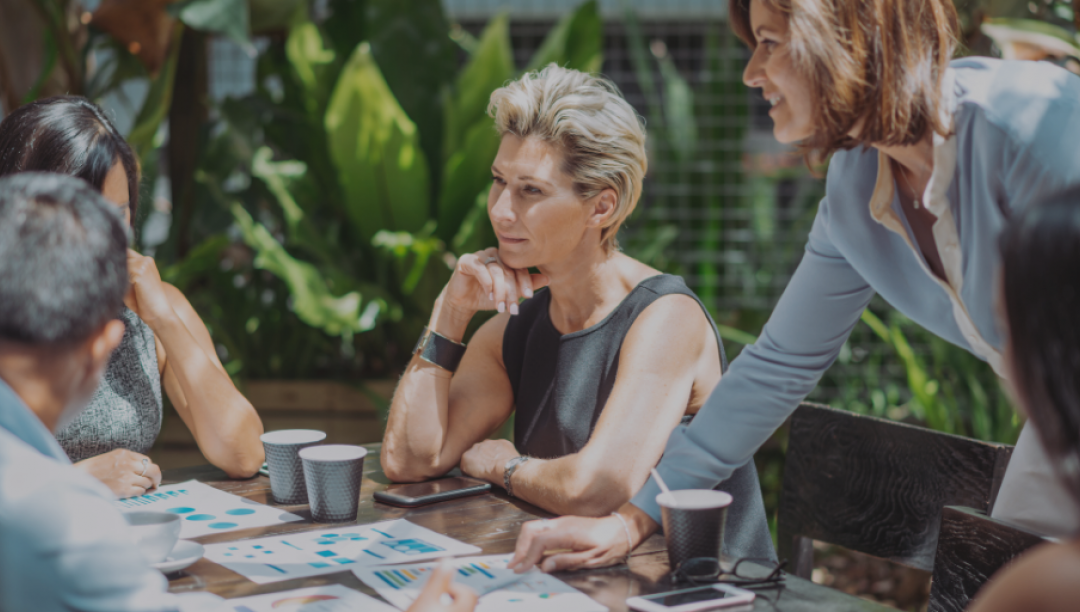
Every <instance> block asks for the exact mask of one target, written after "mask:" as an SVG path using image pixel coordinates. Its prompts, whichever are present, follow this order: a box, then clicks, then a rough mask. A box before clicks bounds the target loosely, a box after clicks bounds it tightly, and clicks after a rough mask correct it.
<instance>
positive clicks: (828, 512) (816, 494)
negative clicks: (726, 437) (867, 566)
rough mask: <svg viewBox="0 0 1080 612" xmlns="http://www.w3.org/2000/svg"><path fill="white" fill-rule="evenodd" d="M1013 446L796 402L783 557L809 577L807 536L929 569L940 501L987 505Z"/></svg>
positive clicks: (783, 502)
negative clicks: (797, 406) (797, 405)
mask: <svg viewBox="0 0 1080 612" xmlns="http://www.w3.org/2000/svg"><path fill="white" fill-rule="evenodd" d="M1011 455H1012V447H1011V446H1008V445H1005V444H994V443H987V442H980V441H978V440H972V439H970V438H965V437H962V436H954V435H949V434H943V433H939V432H936V431H932V430H929V429H925V428H923V427H916V426H913V425H905V424H903V423H896V422H893V421H887V420H885V419H878V418H874V417H868V416H862V415H858V414H854V413H851V412H847V411H843V410H836V409H833V408H829V407H828V406H820V405H816V404H805V403H804V404H802V405H800V406H799V408H798V409H796V411H795V413H794V414H793V415H792V417H791V433H790V437H789V441H788V451H787V461H786V465H785V468H784V483H783V490H782V493H781V497H780V510H779V516H778V518H777V532H778V533H777V535H778V540H779V546H778V548H779V550H778V552H779V553H780V557H781V558H787V559H789V560H790V563H791V564H792V565H791V567H792V572H793V573H795V574H796V575H798V576H801V577H803V578H809V577H810V571H811V570H812V568H813V562H814V559H813V547H812V540H819V541H823V542H829V543H831V544H837V545H840V546H843V547H845V548H848V549H850V550H854V551H858V552H861V553H866V554H869V555H873V556H875V557H881V558H884V559H888V560H890V561H893V562H896V563H901V564H903V565H906V566H909V567H914V568H918V569H922V570H926V571H930V570H932V569H933V566H934V550H935V548H936V546H937V539H938V527H939V526H940V524H941V510H942V508H944V507H945V506H947V505H962V506H968V507H971V508H975V509H978V510H982V511H984V512H988V511H989V510H990V508H992V507H993V503H994V499H995V497H996V496H997V491H998V489H999V488H1000V485H1001V477H1002V476H1003V475H1004V473H1005V467H1006V466H1007V465H1008V461H1009V457H1010V456H1011Z"/></svg>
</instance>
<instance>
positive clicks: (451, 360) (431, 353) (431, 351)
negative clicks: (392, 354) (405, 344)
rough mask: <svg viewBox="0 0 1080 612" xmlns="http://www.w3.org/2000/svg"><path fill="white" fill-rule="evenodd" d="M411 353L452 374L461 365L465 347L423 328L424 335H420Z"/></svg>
mask: <svg viewBox="0 0 1080 612" xmlns="http://www.w3.org/2000/svg"><path fill="white" fill-rule="evenodd" d="M413 353H416V354H417V355H418V356H419V357H420V359H423V360H424V361H426V362H428V363H433V364H435V365H437V366H439V367H440V368H442V369H444V370H448V371H450V372H453V371H455V370H457V367H458V364H459V363H461V357H462V355H464V354H465V345H464V344H462V343H460V342H454V341H453V340H451V339H450V338H447V337H446V336H444V335H442V334H440V333H439V332H437V331H433V330H430V329H428V328H427V327H425V328H424V333H422V334H420V339H419V340H417V341H416V348H414V349H413Z"/></svg>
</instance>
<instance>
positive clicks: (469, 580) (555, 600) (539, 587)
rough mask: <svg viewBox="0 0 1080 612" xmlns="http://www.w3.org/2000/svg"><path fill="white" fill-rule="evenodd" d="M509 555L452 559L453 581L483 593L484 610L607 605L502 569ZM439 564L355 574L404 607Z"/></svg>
mask: <svg viewBox="0 0 1080 612" xmlns="http://www.w3.org/2000/svg"><path fill="white" fill-rule="evenodd" d="M509 560H510V555H492V556H485V557H466V558H462V559H454V560H453V561H451V563H452V564H453V568H454V572H455V573H456V575H455V576H454V581H455V582H458V583H461V584H464V585H465V586H468V587H469V588H471V589H472V590H474V591H476V593H477V594H479V595H481V597H480V603H479V606H478V607H477V610H478V611H482V612H497V611H502V610H514V611H517V612H532V611H536V612H542V611H545V610H558V612H604V611H606V610H607V608H606V607H604V606H602V605H600V604H598V603H597V602H595V601H593V600H592V599H590V598H589V597H588V596H587V595H585V594H584V593H582V592H580V591H578V590H577V589H575V588H573V587H571V586H569V585H568V584H566V583H565V582H563V581H561V580H559V579H558V578H554V577H552V576H548V575H547V574H543V573H540V572H539V571H533V572H528V573H525V574H515V573H514V571H513V570H509V569H507V568H506V564H507V563H508V562H509ZM436 567H438V564H437V563H412V564H408V565H394V566H385V565H383V566H376V567H365V568H354V569H353V573H354V574H356V576H357V577H358V578H360V580H362V581H363V582H364V583H365V584H367V585H368V586H370V587H371V588H373V589H375V591H376V592H377V593H378V594H379V595H381V596H382V597H383V598H384V599H386V600H387V601H389V602H390V603H392V604H394V605H395V606H397V607H399V608H401V609H405V608H407V607H409V605H410V604H412V602H413V601H415V600H416V597H417V596H418V595H419V593H420V590H421V589H422V588H423V586H424V584H426V583H427V580H428V578H429V577H430V576H431V573H432V572H433V571H434V570H435V568H436Z"/></svg>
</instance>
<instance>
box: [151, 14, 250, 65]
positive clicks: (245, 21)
mask: <svg viewBox="0 0 1080 612" xmlns="http://www.w3.org/2000/svg"><path fill="white" fill-rule="evenodd" d="M169 13H171V14H172V15H174V16H176V17H177V18H178V19H179V20H180V21H182V22H184V23H185V24H186V25H188V26H190V27H191V28H193V29H195V30H199V31H200V32H214V33H217V34H223V35H225V36H227V37H228V38H230V39H231V40H232V41H233V42H235V43H236V44H238V45H240V47H241V48H242V49H243V50H244V52H246V53H247V54H248V55H250V56H251V57H255V45H253V44H251V35H250V33H249V29H250V26H249V23H250V21H251V18H250V15H249V14H248V4H247V0H184V1H182V2H179V3H177V4H174V5H172V6H170V7H169ZM173 40H177V39H175V38H174V39H173Z"/></svg>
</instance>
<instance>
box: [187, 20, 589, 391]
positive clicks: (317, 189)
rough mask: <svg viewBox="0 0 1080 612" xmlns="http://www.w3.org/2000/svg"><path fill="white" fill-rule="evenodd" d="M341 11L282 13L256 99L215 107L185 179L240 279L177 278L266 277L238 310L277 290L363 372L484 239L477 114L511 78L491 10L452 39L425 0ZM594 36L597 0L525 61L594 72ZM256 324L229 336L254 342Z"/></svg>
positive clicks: (207, 263) (484, 156) (491, 148)
mask: <svg viewBox="0 0 1080 612" xmlns="http://www.w3.org/2000/svg"><path fill="white" fill-rule="evenodd" d="M357 4H359V3H357V2H355V1H353V2H345V1H344V0H341V1H339V2H336V3H335V2H331V5H332V6H331V9H332V10H334V11H337V12H335V14H334V16H333V17H331V18H330V19H328V20H327V21H326V22H324V23H323V24H321V25H320V24H316V23H314V22H311V21H309V20H307V19H299V20H297V21H296V22H295V23H294V24H293V25H292V26H291V28H290V30H289V33H288V36H287V38H286V39H285V40H284V41H282V42H280V43H272V44H271V45H270V47H269V48H267V49H266V50H265V51H264V52H262V53H261V54H260V56H259V58H258V66H259V68H258V76H257V81H258V86H257V90H256V92H255V93H253V94H252V95H250V96H248V97H247V98H245V99H243V100H228V101H226V102H225V103H224V104H222V105H221V107H220V109H218V110H219V113H218V114H219V117H220V120H219V121H218V123H217V124H216V125H214V126H213V127H212V128H210V130H209V132H208V138H207V144H206V149H205V154H204V155H203V161H202V164H201V166H200V169H199V171H198V174H197V180H198V187H197V189H198V191H199V195H200V200H201V201H208V202H215V203H216V204H217V206H213V207H210V209H208V210H206V211H204V212H203V216H204V217H205V218H206V221H205V222H204V223H203V225H204V226H205V227H214V226H215V224H216V226H217V227H222V226H223V225H222V224H221V222H222V220H223V219H222V216H221V215H222V213H223V212H224V214H225V218H226V219H227V222H226V223H225V225H230V224H231V225H232V227H233V229H232V230H231V231H232V232H233V234H232V236H233V238H234V239H237V240H239V241H240V242H242V243H243V244H244V245H245V246H246V248H247V249H250V252H251V253H252V254H253V258H252V259H250V260H249V261H250V264H249V265H250V266H251V267H252V269H251V270H244V271H240V270H239V269H237V270H229V271H226V272H225V274H226V275H227V276H230V277H232V278H234V279H239V280H235V284H236V285H237V286H236V287H234V288H233V289H234V290H230V289H229V288H228V284H227V283H222V282H218V281H212V280H207V279H209V278H210V277H212V276H214V275H218V274H221V273H222V271H220V270H217V269H216V268H215V266H216V265H217V264H216V263H215V262H214V260H213V258H212V257H211V258H205V259H203V260H200V261H202V263H203V264H204V265H203V266H202V268H201V269H200V271H199V274H202V275H203V278H200V276H199V274H190V273H189V274H188V275H187V282H188V283H189V285H190V286H191V287H192V288H194V289H197V288H198V287H199V286H202V287H206V288H209V287H215V289H213V290H214V291H224V292H225V295H220V296H218V297H219V299H220V300H221V301H229V300H241V297H240V293H241V292H242V291H245V290H246V284H247V283H248V282H251V281H253V279H255V278H256V277H258V278H259V279H260V282H264V283H265V282H268V281H269V279H268V278H267V277H266V276H265V275H266V274H267V273H268V274H269V275H271V276H272V277H274V278H275V279H276V284H277V285H278V289H277V290H272V291H271V292H272V293H273V296H272V297H268V298H267V299H266V300H265V301H266V302H267V303H266V304H264V305H263V306H262V307H260V306H259V304H250V303H247V302H244V305H243V306H240V302H239V301H238V307H239V309H241V310H245V309H246V310H250V311H253V312H256V313H258V312H260V311H262V312H265V309H266V308H268V307H270V305H271V304H273V305H274V307H276V306H277V305H278V304H279V303H280V302H279V300H280V299H281V298H280V296H282V295H284V296H285V297H284V303H285V305H286V306H287V310H288V311H290V312H291V313H293V314H295V317H297V318H298V319H299V321H302V322H303V324H305V325H307V326H309V327H310V328H311V330H313V331H314V332H315V333H317V334H321V335H323V338H322V339H321V342H325V341H326V340H327V339H330V338H334V337H336V338H338V339H339V340H338V341H337V342H338V344H339V346H340V347H341V351H342V354H343V355H344V356H345V357H347V358H350V359H351V358H353V356H354V355H356V354H357V350H358V349H359V354H361V355H363V356H364V358H365V359H368V360H369V363H370V362H371V361H373V360H378V361H380V362H382V363H384V364H388V363H389V362H393V361H394V360H395V358H400V356H401V355H406V354H407V348H408V346H407V345H408V344H409V343H411V342H412V341H413V340H415V337H416V335H418V334H419V331H420V327H422V326H423V325H424V324H425V323H426V320H427V318H428V316H429V314H430V309H431V307H432V304H433V303H434V300H435V297H436V296H437V294H438V292H439V291H440V290H441V288H442V286H443V285H444V284H445V282H446V280H447V279H448V278H449V275H450V272H451V270H452V264H453V262H454V261H455V259H456V257H457V256H459V255H461V254H463V253H466V252H471V251H474V250H478V249H480V248H483V247H486V246H490V245H492V244H494V242H495V239H494V233H493V231H492V230H491V227H490V223H489V221H488V219H487V214H486V192H487V189H488V187H489V186H490V165H491V161H492V160H493V159H494V157H495V153H496V151H497V149H498V145H499V138H498V135H497V133H496V131H495V129H494V125H493V122H492V120H491V118H490V117H488V116H487V113H486V108H487V103H488V98H489V96H490V94H491V92H492V91H494V90H495V89H496V88H498V87H500V86H502V85H503V84H504V83H506V82H507V81H508V80H510V79H512V78H513V77H514V76H515V75H516V74H519V73H518V72H517V71H516V70H515V68H514V62H513V53H512V49H511V46H510V36H509V19H508V17H507V16H506V15H499V16H497V17H495V18H493V19H492V20H491V21H490V22H489V23H488V24H487V26H486V27H485V28H484V30H483V32H482V33H481V34H480V35H479V37H478V38H476V39H475V40H474V41H471V42H472V43H473V44H468V43H469V42H470V41H465V44H460V43H456V42H455V40H454V38H452V37H451V33H452V30H451V28H450V26H449V24H448V23H447V21H446V19H445V17H444V16H443V13H442V8H441V3H440V2H439V1H438V0H413V1H410V2H402V1H400V0H367V2H366V3H363V4H365V8H364V10H359V11H357V10H356V8H357V7H356V5H357ZM349 16H351V18H352V19H353V20H354V21H353V23H351V24H344V23H343V21H344V20H345V19H346V18H350V17H349ZM600 26H601V22H600V18H599V14H598V7H597V3H596V1H595V0H592V1H589V2H585V3H583V4H582V5H581V6H580V7H579V8H578V9H577V10H575V11H574V12H572V13H570V14H568V15H566V16H565V17H564V18H563V19H562V20H560V21H559V22H558V23H557V24H556V25H555V27H554V28H553V29H552V30H551V32H550V33H549V34H548V36H547V38H546V39H545V41H544V43H543V44H542V45H541V47H540V49H539V50H538V51H537V52H536V54H535V55H534V56H533V58H532V60H531V61H530V62H529V64H528V68H536V67H541V66H544V65H546V64H548V63H552V62H554V63H557V64H560V65H563V66H567V67H570V68H576V69H580V70H590V71H595V70H597V69H598V68H599V66H600V63H601V55H600V52H601V40H602V39H601V36H602V30H601V27H600ZM457 38H458V39H459V40H463V39H462V37H460V36H459V37H457ZM459 54H464V55H465V56H466V58H465V61H464V64H463V66H461V68H460V69H459V68H458V66H459V62H458V60H457V57H458V56H459ZM215 216H216V217H215ZM215 218H216V219H217V221H215V222H211V220H212V219H215ZM219 234H220V231H219V232H207V233H205V234H204V235H201V236H197V237H196V238H197V239H198V240H199V241H203V244H204V245H205V246H204V247H203V248H202V249H201V250H200V249H197V250H198V251H199V252H200V253H201V254H202V255H205V252H206V250H208V249H209V250H212V249H215V248H216V249H218V250H219V252H220V251H221V250H222V249H225V248H226V245H228V244H230V242H229V241H222V240H221V238H220V235H219ZM219 259H220V258H219ZM185 264H186V262H181V264H178V266H180V267H183V266H184V265H185ZM180 267H178V268H177V274H178V275H179V269H180ZM188 268H189V270H190V269H191V266H188ZM170 273H172V272H170ZM200 284H201V285H200ZM266 295H268V296H269V295H270V294H266ZM248 299H250V295H249V297H248ZM204 314H208V315H209V316H210V318H212V317H213V314H212V313H204ZM218 314H219V315H224V312H219V313H218ZM286 318H287V316H286ZM256 319H257V322H252V323H250V324H244V326H241V327H240V328H239V329H247V330H250V329H251V328H252V327H255V328H258V329H261V330H263V331H260V335H262V334H264V333H267V330H266V329H265V328H263V327H262V325H263V324H264V321H263V318H262V317H260V316H258V315H256ZM278 324H280V325H285V324H286V320H285V319H282V318H280V317H279V318H278V320H277V323H275V325H278ZM227 327H229V326H226V325H217V326H216V328H217V329H218V330H219V333H220V335H221V336H222V339H223V344H224V345H225V348H226V350H227V351H228V352H229V353H230V354H232V355H233V357H234V358H237V359H241V360H242V361H243V362H244V363H250V364H252V366H253V367H255V366H254V361H255V360H256V359H257V357H256V356H248V355H247V354H246V353H245V351H246V350H247V345H248V340H247V339H243V338H239V337H236V336H241V335H243V333H242V332H239V331H230V330H229V329H227ZM236 329H237V328H235V327H234V328H233V330H236ZM281 331H282V332H284V328H282V329H281ZM365 332H371V333H365ZM230 336H233V337H231V338H229V337H230ZM309 344H319V343H318V342H313V343H309ZM230 346H231V347H232V348H230ZM234 350H235V351H239V353H235V354H234V353H233V351H234ZM260 369H261V368H260ZM277 371H280V369H279V370H277ZM273 373H274V372H271V374H273ZM246 374H248V375H250V374H252V373H251V372H248V373H246Z"/></svg>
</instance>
